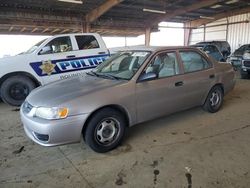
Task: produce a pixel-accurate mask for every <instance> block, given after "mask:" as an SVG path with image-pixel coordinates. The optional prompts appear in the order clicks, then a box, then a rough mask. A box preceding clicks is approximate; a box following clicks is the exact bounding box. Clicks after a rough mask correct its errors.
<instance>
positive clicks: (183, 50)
mask: <svg viewBox="0 0 250 188" xmlns="http://www.w3.org/2000/svg"><path fill="white" fill-rule="evenodd" d="M185 51H187V52H196V53H198V54H199V55H201V56H202V57H203V58H204V59H205V60H206V61H207V62H208V64H209V65H210V67H208V68H205V69H201V70H196V71H191V72H185V69H184V64H183V61H182V58H181V54H180V52H185ZM177 53H178V56H179V61H180V64H181V67H182V71H183V72H182V73H183V74H190V73H191V74H192V73H196V72H201V71H206V70H209V69H213V68H214V64H213V63H212V61H211V60H210V58H209V57H208V56H207V55H205V54H203V52H201V51H200V50H199V51H198V50H195V49H179V50H178V51H177ZM204 53H205V52H204Z"/></svg>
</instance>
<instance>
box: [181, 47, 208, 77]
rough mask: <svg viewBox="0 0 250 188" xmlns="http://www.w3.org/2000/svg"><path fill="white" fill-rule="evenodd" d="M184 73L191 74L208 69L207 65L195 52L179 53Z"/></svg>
mask: <svg viewBox="0 0 250 188" xmlns="http://www.w3.org/2000/svg"><path fill="white" fill-rule="evenodd" d="M180 56H181V59H182V62H183V66H184V72H185V73H186V72H193V71H198V70H203V69H207V68H209V67H210V66H209V63H208V62H207V61H206V60H205V59H204V58H203V57H202V56H201V55H200V54H199V53H197V52H191V51H185V52H180Z"/></svg>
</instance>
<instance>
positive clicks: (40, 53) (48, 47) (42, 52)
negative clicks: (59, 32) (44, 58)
mask: <svg viewBox="0 0 250 188" xmlns="http://www.w3.org/2000/svg"><path fill="white" fill-rule="evenodd" d="M51 51H52V49H51V47H50V46H44V47H43V48H42V49H41V50H40V52H39V55H43V54H48V53H50V52H51Z"/></svg>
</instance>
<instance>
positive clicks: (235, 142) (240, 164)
mask: <svg viewBox="0 0 250 188" xmlns="http://www.w3.org/2000/svg"><path fill="white" fill-rule="evenodd" d="M249 106H250V80H241V79H237V84H236V87H235V89H234V90H233V91H232V92H231V93H229V94H228V95H227V96H226V97H225V99H224V104H223V107H222V109H221V110H220V111H219V112H218V113H215V114H210V113H207V112H204V111H203V110H202V109H201V108H194V109H191V110H187V111H184V112H180V113H176V114H174V115H171V116H168V117H163V118H160V119H157V120H153V121H150V122H147V123H143V124H140V125H137V126H134V127H132V128H130V129H129V131H128V132H127V135H126V137H125V140H124V142H123V145H122V146H120V147H119V148H117V149H116V150H114V151H111V152H109V153H106V154H98V153H95V152H93V151H92V150H90V149H89V148H88V147H87V146H86V145H85V144H84V143H83V142H82V143H77V144H71V145H65V146H60V147H42V146H39V145H37V144H35V143H33V142H32V141H30V140H29V139H28V138H27V137H26V136H25V133H24V130H23V127H22V124H21V121H20V118H19V109H18V108H14V107H10V106H8V105H6V104H4V103H2V102H0V122H1V128H0V140H1V142H0V168H1V170H0V187H1V188H2V187H8V188H9V187H25V188H26V187H39V188H41V187H46V188H47V187H82V188H84V187H102V188H110V187H132V188H133V187H136V188H140V187H143V188H144V187H145V188H147V187H148V188H153V187H155V188H156V187H162V188H165V187H170V188H172V187H174V188H175V187H188V188H191V187H193V188H198V187H204V188H231V187H232V188H236V187H237V188H243V187H246V188H247V187H249V185H250V147H249V143H250V136H249V135H250V122H249V118H250V116H249V114H250V108H249Z"/></svg>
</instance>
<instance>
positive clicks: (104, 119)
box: [84, 108, 126, 153]
mask: <svg viewBox="0 0 250 188" xmlns="http://www.w3.org/2000/svg"><path fill="white" fill-rule="evenodd" d="M125 127H126V121H125V118H124V116H123V115H122V114H121V113H119V112H118V111H116V110H114V109H112V108H105V109H102V110H100V111H97V112H96V113H95V114H94V115H93V116H92V118H91V119H90V121H89V122H88V124H87V127H86V130H85V134H84V138H85V142H86V143H87V144H88V145H89V147H90V148H92V149H93V150H94V151H95V152H98V153H104V152H108V151H110V150H112V149H114V148H116V147H117V146H118V145H119V144H120V143H121V141H122V138H123V135H124V132H125Z"/></svg>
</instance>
